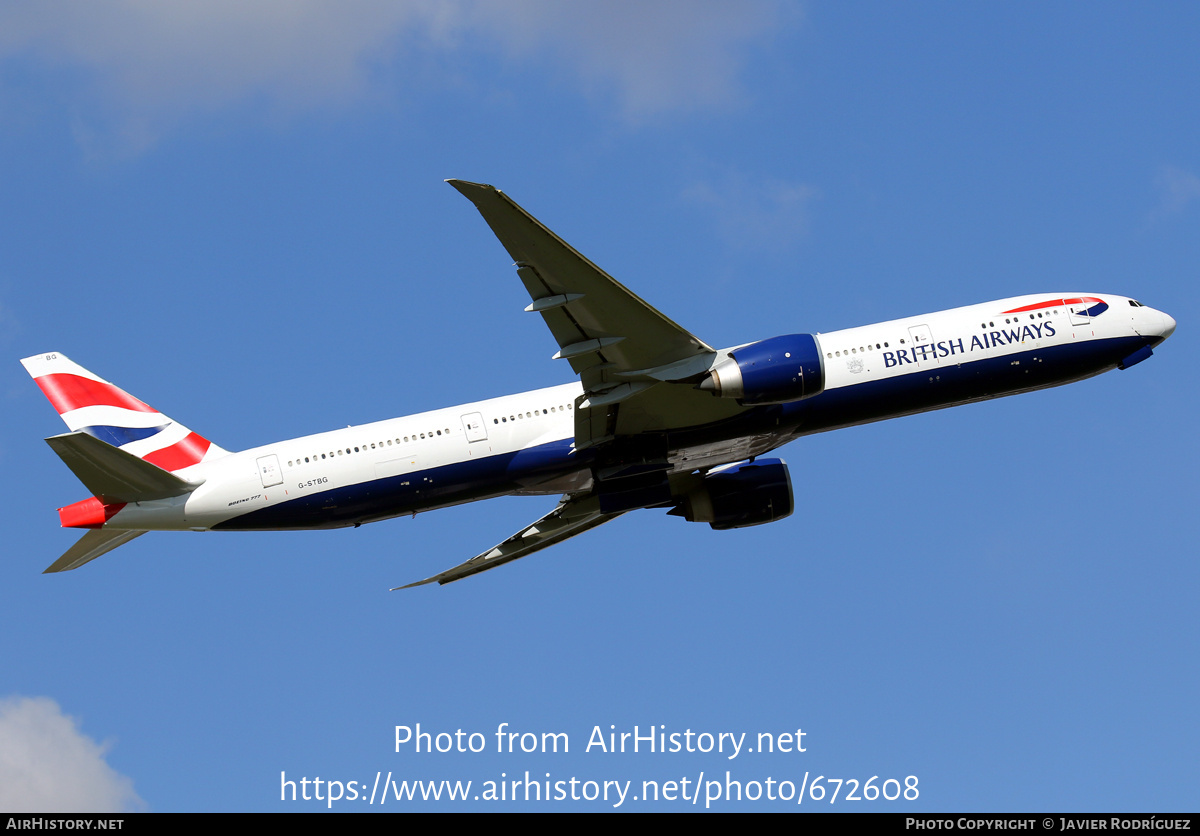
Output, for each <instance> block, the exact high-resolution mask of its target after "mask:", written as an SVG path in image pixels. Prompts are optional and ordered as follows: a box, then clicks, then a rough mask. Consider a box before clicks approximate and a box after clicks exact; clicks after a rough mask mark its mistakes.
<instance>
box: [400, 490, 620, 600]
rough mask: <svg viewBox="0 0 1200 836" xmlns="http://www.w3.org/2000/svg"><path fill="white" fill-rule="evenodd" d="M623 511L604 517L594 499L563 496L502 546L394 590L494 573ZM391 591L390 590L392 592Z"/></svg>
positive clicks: (590, 497)
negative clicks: (553, 507) (493, 571)
mask: <svg viewBox="0 0 1200 836" xmlns="http://www.w3.org/2000/svg"><path fill="white" fill-rule="evenodd" d="M622 513H624V512H623V511H618V512H616V513H609V514H606V513H604V512H602V511H601V510H600V500H599V499H598V498H597V497H595V496H594V495H585V496H583V497H580V498H574V497H571V496H569V495H568V496H564V497H563V498H562V500H561V501H560V502H559V503H558V507H556V508H555V509H554V510H553V511H551V512H550V513H549V514H547V515H546V516H544V517H542V518H541V519H539V520H538V521H537V522H535V523H533V524H532V525H529V526H526V527H525V528H523V529H521V530H520V531H518V532H517V533H516V534H514V535H513V536H512V537H509V538H508V539H507V540H505V541H504V542H503V543H500V544H499V545H497V546H495V547H494V548H491V549H488V550H487V551H486V552H484V553H482V554H479V555H476V556H475V557H473V558H471V559H470V560H468V561H466V562H465V563H460V564H459V565H458V566H455V567H454V568H453V569H447V570H446V571H445V572H440V573H439V574H436V575H434V576H433V577H429V578H425V580H422V581H416V582H414V583H410V584H405V585H404V586H397V587H395V589H410V588H412V587H414V586H424V585H425V584H429V583H435V582H436V583H439V584H447V583H452V582H454V581H458V580H462V579H463V578H467V577H470V576H471V575H477V574H479V573H480V572H486V571H487V570H488V569H495V568H496V567H497V566H503V565H504V564H505V563H511V562H512V561H514V560H517V559H519V558H522V557H525V556H526V555H530V554H533V553H534V552H536V551H541V550H542V549H544V548H547V547H549V546H553V545H554V544H556V543H561V542H562V541H564V540H568V539H570V538H571V537H574V536H575V535H577V534H582V533H583V532H585V531H589V530H591V529H593V528H595V527H596V526H598V525H603V524H604V523H606V522H608V521H609V520H614V519H616V518H617V517H619V516H621V514H622ZM393 591H394V590H393Z"/></svg>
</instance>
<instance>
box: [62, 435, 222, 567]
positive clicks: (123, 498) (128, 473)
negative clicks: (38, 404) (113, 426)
mask: <svg viewBox="0 0 1200 836" xmlns="http://www.w3.org/2000/svg"><path fill="white" fill-rule="evenodd" d="M46 443H47V444H49V445H50V449H52V450H53V451H54V452H55V453H58V457H59V458H60V459H62V460H63V461H64V462H65V463H66V465H67V467H69V468H71V472H72V473H74V474H75V475H76V476H78V477H79V481H80V482H83V484H84V486H85V487H86V488H87V489H88V490H89V491H91V492H92V494H93V495H94V496H96V497H97V498H98V499H99V500H100V501H101V502H103V503H105V504H106V505H107V504H115V503H118V502H148V501H149V500H152V499H166V498H168V497H172V496H181V495H183V494H185V493H190V492H192V491H194V490H195V489H196V488H198V487H200V485H201V484H202V483H200V482H189V481H187V480H186V479H180V478H179V477H178V476H176V475H174V474H173V473H168V472H167V471H165V470H163V469H162V468H161V467H158V466H157V465H153V464H150V462H147V461H143V460H142V459H139V458H138V457H137V456H135V455H133V454H131V453H126V452H125V451H124V450H121V449H119V448H117V447H113V446H112V445H111V444H106V443H105V442H103V441H101V440H100V439H98V438H95V437H94V436H91V435H88V434H87V433H85V432H74V433H64V434H63V435H55V436H51V437H50V438H47V439H46ZM81 542H82V541H81ZM118 545H120V544H118ZM88 559H89V560H90V559H91V558H88Z"/></svg>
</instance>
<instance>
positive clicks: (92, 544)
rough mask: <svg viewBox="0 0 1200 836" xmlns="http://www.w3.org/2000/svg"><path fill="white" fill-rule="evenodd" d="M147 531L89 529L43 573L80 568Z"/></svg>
mask: <svg viewBox="0 0 1200 836" xmlns="http://www.w3.org/2000/svg"><path fill="white" fill-rule="evenodd" d="M145 533H146V532H144V531H112V530H108V531H105V530H103V529H96V530H95V531H89V532H88V533H87V534H85V535H83V536H82V537H80V538H79V540H78V541H77V542H76V543H75V545H73V546H71V548H69V549H67V551H66V553H64V554H63V556H62V557H60V558H59V559H58V560H56V561H54V562H53V563H51V564H50V565H49V566H48V567H47V568H46V570H45V571H44V572H42V574H43V575H46V574H49V573H51V572H66V571H67V570H68V569H78V568H79V567H80V566H82V565H83V564H85V563H87V562H88V561H89V560H95V559H96V558H97V557H99V556H100V555H102V554H107V553H108V552H110V551H112V550H113V549H115V548H116V547H117V546H123V545H125V544H126V543H128V542H129V541H130V540H132V539H134V538H135V537H140V536H141V535H143V534H145Z"/></svg>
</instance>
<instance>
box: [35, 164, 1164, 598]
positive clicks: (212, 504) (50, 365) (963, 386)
mask: <svg viewBox="0 0 1200 836" xmlns="http://www.w3.org/2000/svg"><path fill="white" fill-rule="evenodd" d="M448 182H449V183H450V185H452V186H453V187H454V188H455V189H457V190H458V191H459V192H460V193H462V194H463V195H464V196H465V197H466V198H467V199H468V200H470V201H471V202H472V203H473V204H474V206H475V208H476V209H477V210H478V211H479V213H480V214H481V215H482V216H483V219H484V221H485V222H486V223H487V224H488V226H489V227H491V229H492V232H493V233H495V235H496V237H497V239H499V241H500V244H501V245H502V246H503V247H504V249H505V250H506V251H507V253H508V256H509V257H510V259H511V260H512V262H513V263H514V264H515V267H516V273H517V277H518V278H519V279H520V281H521V283H522V285H523V286H524V287H525V290H526V291H527V292H528V294H529V297H530V304H529V305H528V306H527V307H526V308H525V310H526V311H529V312H530V313H535V314H538V315H539V316H540V317H541V319H542V320H543V322H544V323H545V325H546V327H547V328H548V329H549V330H550V333H551V334H552V336H553V337H554V339H555V341H556V342H557V343H558V347H559V350H558V351H557V352H556V353H555V354H554V357H553V359H555V360H565V361H566V364H567V365H568V366H569V367H570V369H571V371H572V373H573V375H574V378H575V380H574V381H573V382H570V383H565V384H563V385H561V386H555V387H551V388H548V389H538V390H534V391H531V392H524V393H521V394H517V395H509V396H507V397H502V398H493V399H490V400H486V401H478V402H475V403H469V404H463V405H462V406H457V407H449V408H446V409H439V410H434V411H432V412H425V413H421V414H418V415H409V416H406V417H402V418H393V419H391V420H388V421H380V422H377V423H374V424H366V425H362V426H354V427H347V428H345V429H338V430H332V431H330V432H326V433H320V434H318V435H312V436H306V437H303V438H295V439H291V440H288V441H280V442H277V443H275V444H268V445H266V446H263V447H256V448H253V449H250V450H242V451H240V452H232V453H231V452H229V451H227V450H224V449H222V448H220V447H218V446H217V445H215V444H213V443H212V442H210V441H209V440H208V439H207V438H205V437H203V436H201V435H199V434H197V433H195V432H193V431H191V430H189V429H188V428H187V427H185V426H183V425H182V424H179V423H177V422H176V421H173V420H171V419H170V418H168V417H167V416H165V415H163V414H162V413H161V412H159V411H158V410H156V409H154V408H153V407H151V406H149V405H148V404H146V403H145V402H144V401H141V400H139V399H138V398H136V397H134V396H132V395H130V394H129V393H127V392H125V391H124V390H122V389H119V388H118V387H116V386H114V385H113V384H111V383H109V382H108V381H106V380H104V379H102V378H100V377H98V376H97V375H95V374H93V373H92V372H89V371H88V370H86V369H84V368H82V367H81V366H79V365H77V364H75V363H73V362H71V361H70V360H68V359H67V358H66V357H64V356H63V355H61V354H58V353H53V352H52V353H46V354H38V355H34V356H33V357H28V358H26V359H25V360H22V361H21V362H22V363H23V364H24V365H25V368H26V369H27V370H28V371H29V374H30V375H31V376H32V377H33V379H34V380H35V381H36V382H37V385H38V386H39V387H40V388H41V390H42V392H43V393H45V395H46V397H47V398H48V399H49V401H50V403H51V404H52V405H53V406H54V408H55V409H56V410H57V411H58V414H59V415H60V416H62V419H63V421H65V422H66V424H67V428H68V430H69V432H67V433H63V434H61V435H56V436H51V437H50V438H47V439H46V442H47V443H48V444H49V445H50V447H51V449H53V450H54V452H55V453H56V454H58V456H59V457H60V458H61V459H62V460H63V462H64V463H65V464H66V465H67V466H68V467H69V468H70V469H71V471H72V472H73V473H74V474H75V475H76V476H77V477H78V478H79V480H80V482H82V483H83V486H84V488H86V489H87V491H88V493H89V494H90V496H88V497H87V498H85V499H83V500H81V501H79V502H76V503H74V504H72V505H68V506H65V507H64V508H60V509H59V518H60V522H61V524H62V525H63V526H65V527H69V528H79V529H84V530H86V533H85V534H84V535H83V537H82V538H81V539H80V540H79V541H78V542H76V543H75V545H73V546H72V547H71V548H70V549H68V550H67V551H66V552H65V553H64V554H63V555H62V556H61V557H60V558H59V559H58V560H56V561H55V562H54V563H53V564H51V566H50V567H49V568H48V569H46V571H47V572H60V571H64V570H67V569H74V568H76V567H78V566H81V565H83V564H84V563H87V562H88V561H90V560H93V559H94V558H96V557H99V556H100V555H102V554H105V553H106V552H109V551H111V550H112V549H114V548H116V547H117V546H120V545H123V544H124V543H127V542H129V541H131V540H133V539H134V538H136V537H138V536H140V535H141V534H143V533H145V532H147V531H208V530H215V531H246V530H284V529H316V528H341V527H346V526H357V525H361V524H362V523H368V522H376V521H379V520H385V519H389V518H391V517H397V516H400V515H403V514H413V513H416V512H418V511H428V510H432V509H436V508H444V507H448V506H450V505H457V504H461V503H464V502H471V501H474V500H479V499H488V498H491V497H496V496H504V495H507V494H522V495H529V494H544V495H548V496H558V497H559V499H558V502H557V504H556V505H555V506H554V508H552V509H551V510H550V511H549V512H548V513H546V514H545V516H543V517H541V518H540V519H538V520H537V521H535V522H534V523H532V524H531V525H528V526H526V527H524V528H522V529H521V530H520V531H518V532H516V533H515V534H513V536H511V537H509V538H508V539H507V540H504V541H503V542H501V543H499V544H497V545H496V546H494V547H492V548H490V549H487V550H486V551H483V552H481V553H480V554H478V555H476V556H475V557H473V558H471V559H470V560H467V561H465V562H463V563H461V564H459V565H458V566H455V567H453V568H451V569H448V570H446V571H444V572H441V573H439V574H437V575H434V576H433V577H430V578H425V579H424V580H420V581H416V582H415V583H410V584H407V586H420V585H422V584H428V583H432V582H435V581H436V582H438V583H441V584H445V583H450V582H451V581H456V580H459V579H461V578H465V577H468V576H470V575H474V574H477V573H479V572H483V571H486V570H488V569H492V568H495V567H497V566H500V565H502V564H504V563H508V562H511V561H513V560H516V559H518V558H521V557H524V556H526V555H528V554H532V553H533V552H535V551H539V550H541V549H544V548H546V547H548V546H552V545H555V544H557V543H560V542H562V541H564V540H567V539H569V538H571V537H574V536H576V535H578V534H582V533H583V532H585V531H587V530H589V529H591V528H595V527H596V526H598V525H602V524H603V523H606V522H608V521H610V520H613V519H616V518H617V517H619V516H621V515H622V514H625V513H627V512H629V511H634V510H638V509H647V508H651V509H661V510H664V511H666V512H667V513H669V514H672V515H674V516H680V517H683V518H684V519H685V520H687V521H688V522H703V523H708V524H709V525H710V526H711V527H712V528H714V529H732V528H744V527H747V526H753V525H762V524H765V523H769V522H774V521H776V520H780V519H783V518H785V517H787V516H789V515H790V514H791V513H792V510H793V508H794V500H793V495H792V481H791V476H790V474H789V472H788V468H787V465H786V464H785V463H784V462H783V461H782V460H780V459H776V458H763V457H764V456H766V454H768V453H770V452H771V451H773V450H776V449H778V448H779V447H782V446H783V445H785V444H787V443H789V442H791V441H794V440H796V439H798V438H799V437H801V436H805V435H811V434H813V433H819V432H825V431H827V430H834V429H840V428H843V427H851V426H855V425H858V424H865V423H869V422H872V421H879V420H883V419H886V418H894V417H897V416H901V415H911V414H914V413H918V412H926V411H929V410H934V409H942V408H944V407H948V406H956V405H959V404H964V403H971V402H974V401H982V400H987V399H990V398H997V397H1003V396H1005V395H1015V394H1019V393H1021V392H1030V391H1033V390H1036V389H1044V388H1048V387H1051V386H1060V385H1062V384H1065V383H1071V382H1073V381H1077V380H1082V379H1084V378H1088V377H1092V376H1094V375H1098V374H1101V373H1102V372H1106V371H1109V370H1111V369H1127V368H1129V367H1131V366H1133V365H1136V364H1137V363H1140V362H1141V361H1143V360H1145V359H1147V358H1148V357H1150V356H1151V355H1152V354H1153V351H1154V349H1155V348H1157V347H1158V345H1159V344H1160V343H1162V342H1163V340H1165V339H1166V338H1167V337H1169V336H1170V335H1171V334H1172V333H1173V332H1174V330H1175V320H1174V319H1172V318H1171V317H1170V316H1168V315H1167V314H1165V313H1163V312H1161V311H1158V310H1155V309H1154V308H1150V307H1148V306H1146V305H1143V304H1142V303H1140V302H1138V301H1137V300H1135V299H1131V298H1129V297H1126V296H1117V295H1114V294H1095V293H1079V292H1070V293H1038V294H1033V295H1027V296H1017V297H1013V298H1009V299H1001V300H999V301H996V302H985V303H983V304H979V305H971V306H969V307H963V308H954V309H952V310H946V311H938V312H936V313H930V314H923V315H920V316H910V317H905V318H902V319H895V320H891V321H889V322H880V323H876V324H873V325H864V326H861V327H858V328H848V329H845V330H841V331H831V332H828V333H817V334H789V335H783V336H775V337H770V338H769V339H764V340H757V341H752V342H748V343H744V344H742V345H737V346H732V347H729V348H713V347H712V346H710V345H709V344H707V343H706V342H704V341H703V340H702V339H700V338H699V337H698V336H696V335H694V334H693V333H691V332H689V331H687V330H686V329H684V328H683V327H682V326H680V325H678V324H676V323H675V322H673V321H672V320H671V319H669V318H667V317H666V316H665V315H664V314H662V313H661V312H659V311H658V310H656V309H654V308H652V307H651V306H650V305H648V304H646V302H644V301H643V300H642V299H640V298H639V297H638V296H637V295H636V294H634V293H633V292H632V291H630V290H629V289H628V288H626V287H625V286H624V285H622V284H621V283H620V282H618V281H617V280H616V279H614V278H613V277H611V276H609V275H608V274H607V273H605V272H604V271H603V270H601V269H600V268H599V267H597V266H596V265H595V264H593V263H592V262H591V261H589V260H588V259H587V258H585V257H584V256H583V255H581V254H580V253H579V252H577V251H576V250H575V249H574V248H572V247H571V246H570V245H569V244H567V243H566V242H565V241H563V240H562V239H560V238H559V237H558V236H556V235H555V234H554V233H553V232H551V231H550V230H549V229H547V228H546V227H545V226H543V225H542V224H541V223H540V222H539V221H538V220H537V219H535V218H534V217H533V216H532V215H530V214H529V213H528V212H526V211H525V210H524V209H522V208H521V207H520V206H518V205H517V204H516V203H515V202H514V201H513V200H512V199H511V198H509V197H508V196H507V195H505V194H504V193H503V192H500V191H499V190H497V189H495V188H493V187H492V186H486V185H481V184H478V183H468V182H465V181H462V180H450V181H448Z"/></svg>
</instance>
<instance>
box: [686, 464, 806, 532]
mask: <svg viewBox="0 0 1200 836" xmlns="http://www.w3.org/2000/svg"><path fill="white" fill-rule="evenodd" d="M793 508H794V503H793V500H792V477H791V476H790V475H789V474H788V469H787V465H786V464H784V463H783V461H782V460H780V459H758V460H756V461H754V462H753V463H751V462H739V463H738V464H731V465H726V466H725V467H722V468H718V469H716V470H711V471H709V472H708V473H707V474H706V475H705V476H704V478H703V480H701V482H700V484H699V485H697V486H696V487H695V488H693V489H692V490H690V491H688V492H687V493H686V494H684V495H683V496H681V497H680V498H679V503H678V504H677V505H676V506H675V507H674V508H673V509H671V510H670V511H668V512H667V513H670V514H674V515H675V516H677V517H683V518H684V519H686V520H687V521H688V522H706V523H708V524H709V525H710V526H712V527H713V528H715V529H717V530H718V531H724V530H726V529H730V528H747V527H749V526H752V525H762V524H763V523H769V522H775V520H781V519H783V518H784V517H787V516H790V515H791V513H792V510H793Z"/></svg>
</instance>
